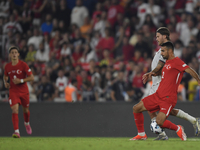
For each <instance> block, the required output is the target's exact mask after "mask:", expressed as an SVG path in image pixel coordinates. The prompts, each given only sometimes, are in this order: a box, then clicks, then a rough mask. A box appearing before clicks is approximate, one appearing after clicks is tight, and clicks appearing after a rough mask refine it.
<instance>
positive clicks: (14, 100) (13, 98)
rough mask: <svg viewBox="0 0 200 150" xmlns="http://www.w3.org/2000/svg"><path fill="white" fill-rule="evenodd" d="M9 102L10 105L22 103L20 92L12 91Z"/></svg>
mask: <svg viewBox="0 0 200 150" xmlns="http://www.w3.org/2000/svg"><path fill="white" fill-rule="evenodd" d="M8 102H9V105H10V107H12V106H14V105H15V104H21V100H20V96H19V94H18V93H12V92H10V93H9V98H8Z"/></svg>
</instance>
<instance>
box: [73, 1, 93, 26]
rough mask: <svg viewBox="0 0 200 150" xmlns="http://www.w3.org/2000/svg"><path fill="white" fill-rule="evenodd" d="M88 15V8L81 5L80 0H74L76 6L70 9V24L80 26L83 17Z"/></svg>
mask: <svg viewBox="0 0 200 150" xmlns="http://www.w3.org/2000/svg"><path fill="white" fill-rule="evenodd" d="M88 15H89V14H88V10H87V8H86V7H85V6H83V5H82V0H76V6H75V7H74V8H73V9H72V13H71V24H76V25H77V26H78V27H81V26H82V25H83V22H84V19H85V17H87V16H88Z"/></svg>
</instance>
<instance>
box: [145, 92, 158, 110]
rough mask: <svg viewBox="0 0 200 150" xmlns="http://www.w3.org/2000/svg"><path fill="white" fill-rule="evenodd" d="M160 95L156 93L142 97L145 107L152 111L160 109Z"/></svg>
mask: <svg viewBox="0 0 200 150" xmlns="http://www.w3.org/2000/svg"><path fill="white" fill-rule="evenodd" d="M158 100H159V98H158V96H157V94H156V93H154V94H152V95H149V96H147V97H145V98H143V99H142V101H143V104H144V107H145V108H146V110H148V111H150V112H151V113H153V112H156V111H159V104H158Z"/></svg>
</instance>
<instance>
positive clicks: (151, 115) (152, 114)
mask: <svg viewBox="0 0 200 150" xmlns="http://www.w3.org/2000/svg"><path fill="white" fill-rule="evenodd" d="M148 114H149V116H150V118H151V119H153V118H155V117H156V116H157V113H156V112H152V113H151V112H150V111H148Z"/></svg>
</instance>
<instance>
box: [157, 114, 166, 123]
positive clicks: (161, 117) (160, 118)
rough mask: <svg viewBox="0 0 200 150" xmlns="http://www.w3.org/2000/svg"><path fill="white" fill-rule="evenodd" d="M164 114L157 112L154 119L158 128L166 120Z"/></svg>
mask: <svg viewBox="0 0 200 150" xmlns="http://www.w3.org/2000/svg"><path fill="white" fill-rule="evenodd" d="M166 118H167V117H166V114H165V113H163V112H159V113H158V115H157V117H156V123H157V124H158V125H159V126H162V125H163V123H164V121H165V120H166Z"/></svg>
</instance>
